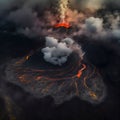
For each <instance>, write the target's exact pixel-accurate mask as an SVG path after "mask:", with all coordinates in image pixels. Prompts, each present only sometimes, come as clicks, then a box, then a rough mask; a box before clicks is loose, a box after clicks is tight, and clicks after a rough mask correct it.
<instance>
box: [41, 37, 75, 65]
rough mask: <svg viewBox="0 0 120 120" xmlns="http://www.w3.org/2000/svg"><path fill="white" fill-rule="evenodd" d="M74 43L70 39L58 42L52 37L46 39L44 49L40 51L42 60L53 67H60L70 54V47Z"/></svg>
mask: <svg viewBox="0 0 120 120" xmlns="http://www.w3.org/2000/svg"><path fill="white" fill-rule="evenodd" d="M73 43H74V41H73V40H72V39H70V38H66V39H63V40H62V41H60V42H59V41H58V40H57V39H55V38H52V37H46V47H45V48H43V49H42V52H43V54H44V59H45V60H46V61H47V62H49V63H52V64H54V65H60V66H61V65H62V64H63V63H65V62H66V61H67V59H68V56H69V55H70V54H71V53H72V51H73V50H72V49H71V45H72V44H73Z"/></svg>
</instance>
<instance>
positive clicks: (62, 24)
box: [54, 22, 70, 29]
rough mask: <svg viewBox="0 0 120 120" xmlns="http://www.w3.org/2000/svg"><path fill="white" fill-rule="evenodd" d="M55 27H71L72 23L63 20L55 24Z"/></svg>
mask: <svg viewBox="0 0 120 120" xmlns="http://www.w3.org/2000/svg"><path fill="white" fill-rule="evenodd" d="M54 27H55V28H60V27H64V28H67V29H68V28H70V24H69V23H68V22H61V23H57V24H55V26H54Z"/></svg>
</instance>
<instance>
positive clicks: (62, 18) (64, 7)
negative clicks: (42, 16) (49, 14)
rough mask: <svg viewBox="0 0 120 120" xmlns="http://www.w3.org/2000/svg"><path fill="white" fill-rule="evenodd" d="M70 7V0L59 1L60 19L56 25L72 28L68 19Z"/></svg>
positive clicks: (56, 26) (57, 26)
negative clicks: (67, 14)
mask: <svg viewBox="0 0 120 120" xmlns="http://www.w3.org/2000/svg"><path fill="white" fill-rule="evenodd" d="M67 9H68V0H60V1H59V11H58V12H59V14H60V15H59V18H60V21H59V23H57V24H56V25H55V26H54V27H55V28H59V27H64V28H70V24H69V23H68V22H67V21H66V11H67Z"/></svg>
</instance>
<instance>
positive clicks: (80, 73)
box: [77, 64, 86, 78]
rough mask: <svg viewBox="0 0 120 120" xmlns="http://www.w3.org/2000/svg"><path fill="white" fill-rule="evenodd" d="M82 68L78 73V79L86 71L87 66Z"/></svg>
mask: <svg viewBox="0 0 120 120" xmlns="http://www.w3.org/2000/svg"><path fill="white" fill-rule="evenodd" d="M82 66H83V67H82V69H80V70H79V71H78V74H77V77H78V78H80V77H81V75H82V72H83V70H85V69H86V65H85V64H82Z"/></svg>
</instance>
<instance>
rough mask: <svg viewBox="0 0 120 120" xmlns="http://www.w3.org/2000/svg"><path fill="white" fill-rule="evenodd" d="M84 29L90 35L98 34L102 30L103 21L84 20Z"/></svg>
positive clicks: (92, 18)
mask: <svg viewBox="0 0 120 120" xmlns="http://www.w3.org/2000/svg"><path fill="white" fill-rule="evenodd" d="M85 28H86V30H87V31H89V32H92V33H96V32H97V33H99V32H101V31H102V30H103V20H102V19H100V18H94V17H90V18H88V19H86V20H85Z"/></svg>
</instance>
